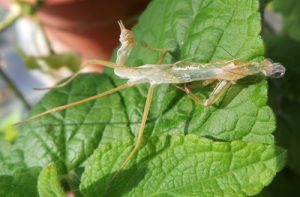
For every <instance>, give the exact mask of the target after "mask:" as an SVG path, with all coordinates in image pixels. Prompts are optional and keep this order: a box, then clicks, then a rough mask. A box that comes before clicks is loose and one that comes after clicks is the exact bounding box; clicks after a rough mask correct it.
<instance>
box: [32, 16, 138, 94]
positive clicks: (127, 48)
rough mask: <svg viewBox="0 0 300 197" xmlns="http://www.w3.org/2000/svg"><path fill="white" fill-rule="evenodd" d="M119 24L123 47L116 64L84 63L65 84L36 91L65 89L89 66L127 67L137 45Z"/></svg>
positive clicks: (105, 62) (93, 61)
mask: <svg viewBox="0 0 300 197" xmlns="http://www.w3.org/2000/svg"><path fill="white" fill-rule="evenodd" d="M118 24H119V26H120V30H121V34H120V39H119V40H120V43H121V47H120V48H119V49H118V51H117V60H116V63H112V62H109V61H104V60H89V61H88V62H86V63H84V64H83V65H82V66H81V67H80V68H79V70H78V71H76V72H75V73H74V74H73V75H72V76H71V77H70V78H69V79H68V80H66V81H65V82H63V83H61V84H58V85H55V86H51V87H46V88H35V90H47V89H53V88H59V87H63V86H65V85H67V84H68V83H70V82H71V81H72V80H73V79H74V78H76V77H77V76H78V75H79V74H80V73H81V71H82V70H83V69H84V68H86V67H87V66H89V65H93V64H94V65H95V64H97V65H103V66H105V67H109V68H112V69H115V68H120V67H123V66H125V65H124V63H125V61H126V60H127V58H128V56H129V55H130V53H131V51H132V49H133V47H134V45H135V41H134V37H133V35H132V33H131V31H130V30H128V29H126V28H125V26H124V25H123V23H122V21H121V20H119V21H118Z"/></svg>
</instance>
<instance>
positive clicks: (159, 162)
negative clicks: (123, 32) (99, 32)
mask: <svg viewBox="0 0 300 197" xmlns="http://www.w3.org/2000/svg"><path fill="white" fill-rule="evenodd" d="M260 22H261V21H260V14H259V4H258V0H239V1H236V0H206V1H204V0H198V1H193V0H186V1H174V0H155V1H153V2H152V3H151V4H150V5H149V7H148V8H147V10H146V11H145V12H144V13H143V15H142V16H141V18H140V20H139V23H138V25H137V26H135V28H134V29H133V32H134V35H135V36H136V40H137V46H136V48H135V49H134V51H133V52H132V55H131V56H130V58H129V60H128V61H127V62H126V64H127V65H131V66H139V65H142V64H146V63H155V62H157V60H158V58H159V55H160V54H158V53H157V52H153V51H149V50H147V49H145V48H143V47H142V46H141V44H142V43H146V44H147V45H149V46H151V47H156V48H169V49H170V50H171V51H172V53H171V54H169V55H168V56H167V58H166V60H165V63H169V62H175V61H178V60H181V59H187V58H193V61H196V62H215V61H220V60H228V59H232V58H233V57H232V56H234V57H235V58H240V59H243V60H253V59H261V58H263V53H264V47H263V43H262V39H261V37H260V35H259V34H260V31H261V25H260ZM229 53H230V54H229ZM124 82H125V81H124V80H121V79H118V78H116V77H114V76H113V72H112V71H106V73H105V74H102V75H100V74H83V75H80V76H78V77H77V78H76V79H75V80H74V81H73V82H72V83H71V84H69V85H67V86H65V87H63V88H58V89H54V90H51V91H50V92H49V93H47V94H46V95H45V97H44V98H43V99H42V100H41V102H40V103H39V104H38V105H37V106H35V107H34V109H33V110H32V111H31V113H30V115H29V116H32V115H34V114H37V113H40V112H44V111H46V110H47V109H51V108H53V107H56V106H59V105H64V104H67V103H71V102H74V101H78V100H80V99H83V98H86V97H89V96H92V95H95V94H98V93H101V92H104V91H106V90H110V89H112V88H114V87H116V86H117V85H120V84H122V83H124ZM147 87H148V85H140V86H137V87H131V88H128V89H126V90H124V91H122V92H119V93H115V94H113V95H110V96H107V97H104V98H101V99H99V100H95V101H92V102H89V103H85V104H83V105H80V106H76V107H73V108H69V109H67V110H65V111H62V112H58V113H54V114H50V115H47V116H44V117H42V118H40V119H39V120H37V121H33V122H31V123H28V124H26V125H24V126H22V129H21V132H20V136H19V138H18V139H17V141H16V143H15V144H14V145H13V148H11V149H12V150H10V152H15V153H18V154H19V156H20V157H18V158H20V159H18V160H17V161H12V166H21V167H22V168H21V167H20V168H21V169H31V168H33V167H43V168H44V169H43V170H42V171H41V173H40V175H39V180H38V189H39V194H40V195H41V196H46V195H47V194H49V193H51V194H52V192H54V193H55V194H57V195H58V196H59V195H61V194H62V190H61V188H60V187H59V185H58V183H59V181H58V179H59V178H60V176H61V175H63V176H64V177H67V178H66V180H70V178H68V177H70V176H71V174H72V173H74V171H76V172H77V173H78V176H80V175H81V172H80V173H79V171H82V170H83V171H84V172H83V175H82V177H81V185H80V189H81V191H82V192H83V193H84V194H85V195H86V196H99V195H101V194H102V195H104V194H105V193H107V194H110V195H112V196H118V195H120V194H122V195H124V196H134V195H136V196H137V195H140V194H144V196H145V195H150V194H151V195H153V196H174V195H175V196H176V195H179V196H199V195H201V196H202V195H204V196H205V195H213V194H215V195H224V196H245V195H255V194H257V193H259V192H260V191H261V190H262V189H263V188H264V187H265V186H266V185H268V184H269V183H270V182H271V181H272V179H273V178H274V176H275V174H276V173H277V172H278V171H279V170H280V169H281V168H282V167H283V164H284V161H285V151H284V150H283V149H281V148H279V147H277V146H276V145H275V140H274V136H273V134H272V133H273V131H274V129H275V125H276V122H275V117H274V114H273V112H272V110H271V109H270V107H269V106H267V104H266V103H267V99H268V97H267V83H266V81H265V80H260V79H259V78H257V77H252V78H249V79H246V80H242V81H240V82H239V83H238V84H237V85H234V86H233V87H232V88H231V89H230V90H229V91H228V92H227V93H226V95H225V96H224V98H222V99H220V101H219V102H218V103H217V104H215V105H213V106H211V107H208V108H205V107H203V106H201V105H197V104H195V103H194V102H193V101H192V100H191V99H190V98H188V97H187V96H186V95H184V94H183V93H182V92H180V91H179V90H177V89H176V88H175V87H174V86H172V85H161V86H159V87H156V90H155V93H154V97H153V101H152V106H151V112H150V115H149V118H148V120H149V121H148V122H147V126H146V129H145V137H144V139H143V146H142V148H141V149H140V150H139V151H138V154H137V155H136V156H135V157H134V158H133V160H132V161H131V162H130V163H129V165H128V166H126V169H125V170H124V171H123V172H122V173H121V175H120V177H119V178H118V179H117V180H116V182H115V183H114V184H113V185H112V187H111V188H110V190H109V191H108V190H107V189H108V183H109V181H110V180H111V178H112V176H113V175H114V173H115V172H116V171H117V169H118V168H119V167H120V165H121V164H122V162H123V161H124V160H125V158H126V157H127V156H128V154H129V152H130V150H131V149H132V147H133V145H134V136H136V134H137V131H138V128H139V126H140V121H141V116H142V113H143V106H144V103H145V99H146V94H147ZM211 90H212V89H211V88H209V87H208V88H203V89H200V90H199V91H198V92H197V94H198V95H199V96H200V97H207V95H208V94H209V92H210V91H211ZM4 150H6V149H4ZM7 151H9V150H7ZM4 153H5V154H4ZM4 153H3V155H6V156H3V159H1V158H2V155H1V154H0V156H1V157H0V159H1V161H0V164H1V165H2V163H3V165H4V166H7V165H6V163H7V161H10V160H13V158H14V155H12V154H8V155H7V154H6V151H4ZM88 158H89V159H88ZM53 162H55V168H54V166H52V165H50V167H49V166H48V164H49V163H53ZM10 166H11V165H10ZM45 166H48V167H45ZM10 169H13V168H11V167H10V168H9V167H6V171H8V172H9V173H11V174H12V175H11V176H15V175H14V172H10ZM38 170H39V169H38ZM28 177H30V176H28ZM34 177H35V182H34V181H31V183H32V184H35V190H33V191H36V190H37V181H36V180H37V176H34ZM22 183H23V182H22ZM24 184H25V183H24ZM25 185H26V184H25ZM46 185H48V186H49V188H45V186H46ZM0 186H1V185H0ZM50 186H51V187H50ZM0 190H1V188H0ZM49 195H50V194H49ZM31 196H36V193H34V194H32V195H31Z"/></svg>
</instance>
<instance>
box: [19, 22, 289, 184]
mask: <svg viewBox="0 0 300 197" xmlns="http://www.w3.org/2000/svg"><path fill="white" fill-rule="evenodd" d="M118 23H119V26H120V29H121V34H120V39H119V40H120V43H121V46H120V48H119V49H118V51H117V59H116V62H115V63H113V62H109V61H104V60H90V61H88V62H87V63H86V64H84V65H83V66H82V67H81V68H80V69H79V71H77V72H76V73H75V74H74V75H72V76H71V77H70V78H69V79H68V80H66V81H65V82H64V83H61V84H59V85H56V86H53V87H48V88H43V89H52V88H58V87H63V86H65V85H66V84H68V83H69V82H70V81H72V80H73V79H74V78H75V77H76V76H78V75H79V73H80V71H81V70H82V69H84V68H85V67H86V66H87V65H89V64H101V65H105V66H106V67H109V68H112V69H114V73H115V75H117V76H118V77H120V78H125V79H127V80H128V81H127V82H126V83H125V84H123V85H120V86H118V87H116V88H113V89H111V90H108V91H106V92H103V93H100V94H98V95H95V96H92V97H88V98H85V99H83V100H80V101H77V102H74V103H70V104H66V105H62V106H58V107H55V108H53V109H50V110H48V111H45V112H42V113H40V114H37V115H34V116H32V117H30V118H28V119H25V120H24V121H23V122H20V123H17V124H24V123H27V122H30V121H33V120H36V119H38V118H40V117H42V116H44V115H47V114H49V113H54V112H58V111H61V110H64V109H67V108H69V107H73V106H76V105H79V104H82V103H85V102H89V101H91V100H95V99H99V98H101V97H104V96H107V95H110V94H113V93H115V92H118V91H121V90H123V89H125V88H128V87H132V86H136V85H139V84H143V83H149V84H150V86H149V89H148V93H147V98H146V102H145V106H144V111H143V115H142V120H141V123H140V127H139V130H138V134H137V137H136V142H135V146H134V148H133V149H132V151H131V152H130V154H129V155H128V157H127V158H126V160H125V161H124V162H123V163H122V165H121V166H120V168H119V169H118V171H117V172H116V173H115V174H114V175H113V177H112V178H111V182H112V181H114V180H115V179H116V178H117V177H118V176H119V174H120V173H121V172H122V170H123V169H124V168H125V167H126V165H127V164H128V162H129V161H130V160H131V159H132V158H133V156H134V155H135V154H136V152H137V151H138V149H139V147H140V145H141V142H142V138H143V134H144V128H145V125H146V121H147V118H148V114H149V111H150V106H151V101H152V97H153V92H154V89H155V87H156V86H157V85H160V84H173V85H174V86H175V87H176V88H178V89H180V90H182V91H184V92H185V93H186V94H187V96H189V97H190V98H191V99H192V100H194V101H195V102H196V103H198V104H201V105H204V106H205V107H207V106H210V105H212V104H214V103H215V102H216V101H218V100H219V99H220V98H221V97H222V95H223V94H224V93H225V92H226V91H227V90H228V89H229V87H230V86H231V85H232V84H235V83H236V82H237V81H238V80H240V79H242V78H245V77H247V76H250V75H256V74H263V75H264V76H267V77H275V78H276V77H282V76H283V75H284V73H285V68H284V66H282V65H281V64H279V63H273V62H272V61H271V60H268V59H264V60H262V61H260V62H257V61H249V62H244V61H241V60H239V59H233V60H227V61H220V62H215V63H206V64H205V63H193V62H187V61H184V60H183V61H179V62H175V63H170V64H163V61H164V59H165V57H166V55H167V54H168V53H169V52H170V50H169V49H167V48H166V49H160V48H151V47H149V48H150V49H151V50H155V51H159V52H161V53H162V54H161V56H160V58H159V60H158V62H157V63H156V64H145V65H141V66H139V67H128V66H126V65H124V64H125V62H126V60H127V58H128V57H129V55H130V53H131V51H132V49H133V48H134V46H135V39H134V36H133V33H132V32H131V31H130V30H128V29H126V28H125V26H124V25H123V23H122V21H118ZM193 81H203V83H202V86H207V85H209V84H212V83H214V82H218V83H217V85H216V86H215V88H214V89H213V91H212V92H211V93H210V96H209V97H208V98H207V99H201V98H199V97H198V96H197V95H195V94H194V93H193V92H192V91H191V89H190V87H189V86H187V85H186V84H188V83H190V82H193Z"/></svg>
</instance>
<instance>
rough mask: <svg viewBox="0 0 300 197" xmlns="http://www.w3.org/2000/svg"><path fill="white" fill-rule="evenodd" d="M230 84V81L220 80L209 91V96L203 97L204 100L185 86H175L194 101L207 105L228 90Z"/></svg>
mask: <svg viewBox="0 0 300 197" xmlns="http://www.w3.org/2000/svg"><path fill="white" fill-rule="evenodd" d="M231 84H232V83H231V82H229V81H226V80H222V81H220V82H219V83H218V84H217V85H216V87H215V88H214V90H213V91H212V92H211V93H210V95H209V98H208V99H205V100H203V99H200V98H199V97H198V96H197V95H195V94H194V93H192V92H191V91H190V89H189V88H186V87H185V88H182V87H179V86H176V87H177V88H178V89H180V90H182V91H184V92H185V93H186V94H187V95H188V96H189V97H190V98H191V99H192V100H193V101H195V102H196V103H198V104H201V105H204V106H206V107H207V106H210V105H212V104H214V103H215V102H216V101H217V100H218V99H219V98H220V97H221V96H222V95H223V94H224V93H225V92H226V91H227V90H228V88H229V87H230V86H231Z"/></svg>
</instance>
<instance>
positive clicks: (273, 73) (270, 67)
mask: <svg viewBox="0 0 300 197" xmlns="http://www.w3.org/2000/svg"><path fill="white" fill-rule="evenodd" d="M261 64H262V68H263V73H264V74H265V75H266V76H268V77H272V78H280V77H283V75H284V74H285V67H284V66H283V65H282V64H280V63H274V62H272V61H271V60H269V59H265V60H263V61H262V63H261Z"/></svg>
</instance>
